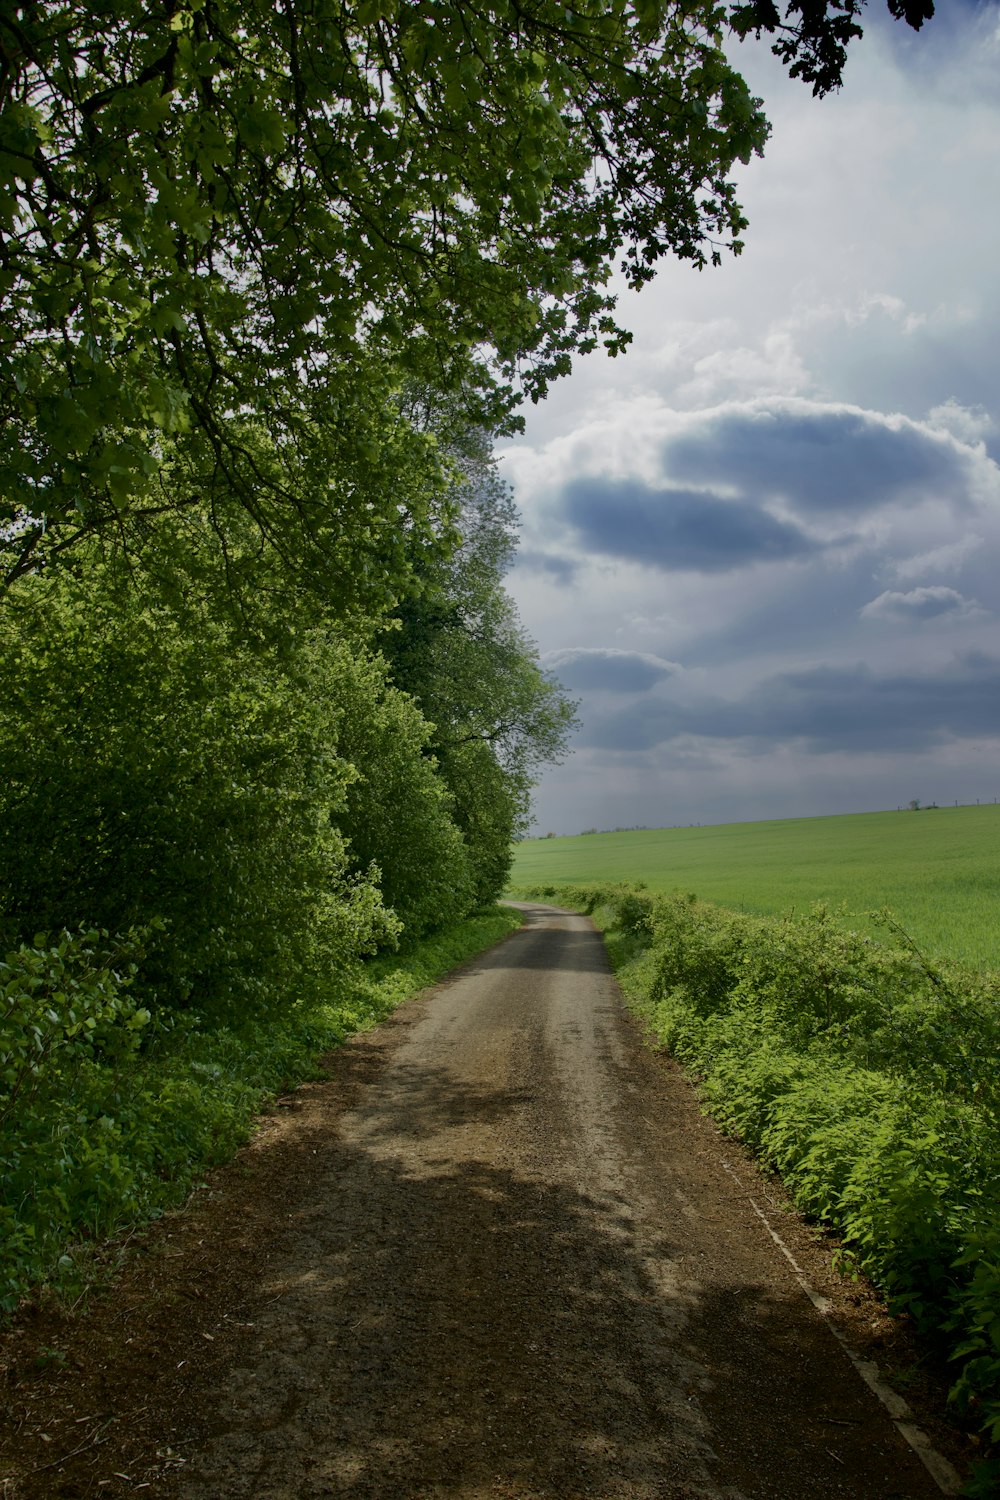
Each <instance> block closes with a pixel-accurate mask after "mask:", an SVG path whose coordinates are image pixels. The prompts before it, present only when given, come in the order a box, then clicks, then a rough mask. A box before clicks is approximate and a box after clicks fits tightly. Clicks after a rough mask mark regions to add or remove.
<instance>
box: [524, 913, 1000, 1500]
mask: <svg viewBox="0 0 1000 1500" xmlns="http://www.w3.org/2000/svg"><path fill="white" fill-rule="evenodd" d="M526 894H534V895H535V896H536V898H538V899H549V900H557V901H560V902H561V903H562V904H564V905H568V906H573V907H575V908H576V909H577V910H582V911H586V912H588V913H589V914H590V915H592V916H593V917H594V920H595V921H596V922H597V924H598V925H599V926H600V927H601V928H603V930H604V932H605V939H606V942H607V946H608V951H609V955H610V958H611V962H612V964H613V965H614V968H615V970H616V972H617V975H618V979H619V982H620V984H621V986H622V990H623V992H624V994H625V996H626V998H627V1000H628V1002H629V1004H630V1005H631V1006H632V1008H633V1009H634V1010H635V1011H636V1012H637V1013H638V1014H639V1015H640V1016H641V1017H642V1019H643V1020H644V1021H645V1023H646V1025H647V1027H648V1029H649V1031H650V1032H651V1033H652V1035H653V1036H654V1037H655V1038H656V1040H657V1041H659V1042H660V1043H662V1044H663V1045H664V1046H666V1047H667V1048H669V1050H670V1051H671V1052H672V1053H673V1054H674V1055H675V1056H676V1057H677V1058H678V1059H679V1060H680V1061H681V1063H682V1064H684V1065H685V1066H686V1067H687V1068H688V1070H689V1071H691V1072H693V1074H694V1075H695V1076H696V1078H697V1079H698V1082H699V1086H700V1089H701V1092H702V1096H703V1098H704V1100H705V1102H706V1104H707V1106H708V1108H709V1109H710V1111H711V1113H712V1115H713V1116H714V1118H715V1119H716V1120H717V1121H718V1122H719V1124H720V1125H722V1126H723V1127H724V1128H725V1129H727V1130H729V1131H730V1132H731V1133H732V1134H734V1135H736V1136H738V1137H740V1138H741V1139H742V1140H744V1141H745V1142H746V1143H747V1144H748V1145H749V1146H750V1147H751V1148H752V1149H753V1150H754V1151H755V1152H756V1153H757V1155H758V1156H759V1157H760V1158H761V1159H762V1160H763V1161H764V1162H766V1163H767V1164H768V1165H769V1166H771V1167H773V1168H774V1169H776V1170H777V1171H778V1172H779V1173H780V1174H781V1176H782V1178H783V1179H784V1181H785V1183H786V1184H787V1186H788V1188H789V1189H790V1191H791V1194H792V1196H793V1199H794V1201H795V1203H796V1205H797V1207H798V1208H799V1209H800V1210H802V1211H803V1212H804V1213H805V1214H806V1215H807V1216H808V1217H810V1218H811V1219H812V1220H813V1221H814V1222H818V1223H820V1224H823V1225H827V1226H829V1227H830V1228H831V1229H834V1230H835V1231H836V1232H837V1233H838V1235H839V1236H840V1238H841V1239H842V1242H843V1246H844V1252H843V1253H844V1256H845V1259H846V1261H847V1268H848V1269H850V1265H851V1264H852V1263H853V1265H855V1266H857V1267H858V1268H860V1269H861V1270H862V1271H864V1272H865V1274H867V1275H868V1276H869V1277H870V1278H871V1280H872V1281H873V1282H874V1283H875V1284H876V1286H878V1287H879V1288H880V1289H881V1290H882V1292H883V1293H884V1294H885V1295H886V1297H887V1298H888V1300H889V1303H890V1306H891V1307H892V1308H893V1309H894V1310H895V1311H897V1312H903V1313H906V1314H907V1315H909V1317H910V1318H911V1319H912V1320H913V1323H914V1324H915V1326H916V1327H917V1329H918V1330H919V1332H920V1333H921V1334H922V1335H923V1336H924V1337H925V1338H927V1339H928V1340H929V1341H931V1342H932V1344H933V1345H934V1346H936V1347H937V1349H938V1350H939V1351H941V1352H943V1353H944V1354H946V1355H947V1356H948V1357H949V1358H950V1359H951V1360H952V1361H953V1363H954V1369H955V1382H954V1386H953V1390H952V1399H953V1400H954V1402H955V1404H956V1406H957V1407H958V1408H959V1410H960V1411H961V1412H962V1414H963V1415H964V1416H966V1417H967V1418H970V1419H971V1420H972V1421H973V1422H975V1423H976V1424H977V1425H978V1426H979V1428H980V1430H981V1432H982V1435H983V1440H984V1451H985V1455H986V1456H985V1458H984V1461H983V1463H982V1464H981V1465H980V1467H979V1469H978V1471H977V1474H976V1476H975V1478H974V1479H973V1480H972V1481H971V1483H970V1485H969V1486H968V1488H967V1489H966V1491H965V1493H966V1494H968V1495H970V1496H978V1497H981V1500H986V1497H987V1496H996V1495H997V1494H998V1493H1000V1078H998V1075H997V1068H996V1059H997V1056H998V1055H1000V974H997V973H982V972H980V971H977V970H974V969H966V968H962V967H960V966H959V965H957V964H943V963H940V964H939V963H931V962H930V961H928V959H927V958H926V957H925V956H924V955H923V954H922V953H921V952H920V951H919V950H918V949H917V948H916V947H915V945H914V944H913V943H912V942H910V941H909V940H908V939H907V937H906V934H905V933H902V932H901V931H900V929H899V928H898V927H896V926H895V925H894V924H893V923H892V922H891V920H890V919H886V920H887V924H888V925H887V937H888V941H887V942H884V943H879V942H876V941H874V939H872V938H871V937H870V936H868V935H867V934H864V933H857V932H850V931H847V930H845V928H844V927H842V926H841V925H840V923H839V922H838V921H835V920H833V918H832V917H831V915H830V913H829V912H828V911H827V910H826V909H825V908H823V907H817V908H816V909H815V910H814V911H813V912H812V913H811V914H810V915H809V916H807V917H799V918H792V917H785V918H776V917H763V916H754V915H749V914H746V913H740V912H732V911H726V910H724V909H723V908H721V907H716V906H711V905H709V904H708V903H705V902H699V901H696V900H695V899H694V898H693V897H686V896H681V895H676V896H662V895H655V894H652V893H650V892H648V891H646V890H644V889H642V888H640V887H637V886H627V885H623V884H617V885H601V884H594V885H590V886H565V887H563V888H562V889H561V890H560V891H554V890H553V889H552V887H551V886H546V887H544V888H542V889H540V890H536V891H535V892H533V893H526Z"/></svg>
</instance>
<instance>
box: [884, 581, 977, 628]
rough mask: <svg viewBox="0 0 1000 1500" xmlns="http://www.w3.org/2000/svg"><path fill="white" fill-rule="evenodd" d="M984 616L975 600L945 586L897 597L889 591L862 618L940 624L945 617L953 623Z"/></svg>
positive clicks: (941, 585) (916, 590)
mask: <svg viewBox="0 0 1000 1500" xmlns="http://www.w3.org/2000/svg"><path fill="white" fill-rule="evenodd" d="M978 613H984V611H983V610H981V608H980V606H979V605H978V604H977V603H976V601H975V599H966V598H963V596H962V595H961V594H960V593H959V592H958V591H957V590H956V589H950V588H946V587H945V586H944V585H943V584H937V585H931V586H930V587H926V588H919V589H910V590H909V591H908V592H907V593H905V594H902V593H897V592H896V591H894V590H892V589H889V590H887V591H886V593H884V594H879V596H878V598H877V599H872V600H871V601H870V602H869V603H868V604H866V605H864V607H863V608H862V609H861V611H860V614H861V618H862V619H863V620H907V621H915V622H916V621H921V620H934V621H937V622H940V621H941V620H942V619H944V618H945V617H946V616H950V617H951V618H952V619H955V618H959V619H968V617H969V616H970V615H973V614H978Z"/></svg>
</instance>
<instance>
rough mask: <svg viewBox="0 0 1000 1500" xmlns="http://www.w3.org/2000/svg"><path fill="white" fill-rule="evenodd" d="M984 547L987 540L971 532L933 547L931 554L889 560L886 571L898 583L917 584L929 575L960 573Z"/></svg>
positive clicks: (924, 553) (925, 553)
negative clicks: (916, 582) (917, 581)
mask: <svg viewBox="0 0 1000 1500" xmlns="http://www.w3.org/2000/svg"><path fill="white" fill-rule="evenodd" d="M984 545H986V538H985V537H982V536H980V535H979V534H978V533H977V532H974V531H970V532H968V533H967V534H966V535H965V536H961V537H959V538H958V540H957V541H955V542H943V543H942V545H941V546H940V547H933V548H932V549H931V550H930V552H920V553H917V554H916V555H915V556H913V557H900V558H893V559H889V560H887V562H886V564H885V571H886V572H887V573H888V574H889V575H890V576H891V577H892V578H894V579H895V580H896V582H897V583H910V582H915V581H916V579H918V578H924V577H926V576H927V574H928V573H938V574H940V573H958V572H960V571H961V569H962V568H963V566H964V565H965V563H966V562H967V561H968V559H969V558H970V557H971V556H972V555H973V554H974V553H975V552H977V551H978V550H979V549H980V548H981V547H983V546H984Z"/></svg>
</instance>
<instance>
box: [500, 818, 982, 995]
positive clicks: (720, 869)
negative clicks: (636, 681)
mask: <svg viewBox="0 0 1000 1500" xmlns="http://www.w3.org/2000/svg"><path fill="white" fill-rule="evenodd" d="M617 880H623V881H644V882H645V883H646V885H647V886H648V887H649V888H650V890H655V891H678V890H679V891H684V892H692V893H694V894H695V895H697V896H698V897H699V898H700V899H702V900H705V901H713V902H718V903H719V904H720V905H722V906H726V907H730V908H733V909H735V910H737V911H747V912H757V913H760V914H763V915H771V914H775V913H784V912H789V911H796V912H807V911H808V910H809V909H810V908H811V906H812V904H813V903H814V902H816V901H825V902H828V903H830V905H831V907H837V908H839V907H843V908H844V911H843V920H844V921H845V922H846V923H847V924H848V925H849V926H852V927H857V928H860V929H863V930H868V931H871V932H874V933H876V934H877V932H878V928H877V924H876V923H874V922H873V921H872V920H871V918H870V916H869V915H868V914H869V913H871V912H873V911H876V910H878V909H880V908H882V907H888V908H890V910H891V911H892V913H893V916H894V917H895V919H896V920H897V921H898V922H899V923H900V925H901V926H902V927H903V928H904V929H905V931H906V932H907V933H908V934H909V936H910V937H912V938H913V940H914V941H915V942H916V943H918V944H919V945H920V946H921V947H922V948H923V949H924V950H925V951H926V952H927V953H928V954H929V955H933V956H936V957H940V958H945V957H948V958H953V959H957V960H958V961H959V962H961V963H966V964H972V965H975V966H976V967H979V968H991V969H997V968H1000V807H997V806H995V805H992V804H991V805H988V806H985V807H957V808H948V807H941V808H925V809H923V810H921V811H920V812H910V811H906V812H883V813H855V814H849V815H846V816H841V817H828V818H788V819H782V820H780V821H774V822H767V823H728V824H720V825H717V826H712V827H701V828H656V829H644V830H641V831H637V832H629V833H598V834H581V835H578V836H577V837H574V838H548V839H529V840H525V841H524V842H523V843H520V844H518V845H517V846H516V848H515V851H514V865H513V869H512V872H511V879H510V884H511V888H512V889H516V888H526V887H538V886H559V885H561V884H570V883H574V884H576V883H580V882H585V881H617Z"/></svg>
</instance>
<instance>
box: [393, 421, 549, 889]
mask: <svg viewBox="0 0 1000 1500" xmlns="http://www.w3.org/2000/svg"><path fill="white" fill-rule="evenodd" d="M446 418H447V412H446V411H444V410H442V407H441V406H440V405H438V407H437V409H436V410H435V409H433V408H432V409H431V410H430V411H429V412H428V411H426V410H425V413H424V417H423V419H424V420H425V421H427V422H428V423H431V424H433V423H444V422H445V420H446ZM442 436H443V439H445V440H446V442H447V447H448V452H449V455H450V458H451V461H452V464H453V466H454V472H455V479H454V482H453V488H452V503H453V510H454V515H455V521H454V526H455V531H456V533H457V537H458V546H457V547H456V548H455V549H454V551H453V552H452V554H451V555H450V556H448V555H445V554H443V553H441V552H438V553H437V554H434V553H425V554H424V555H423V556H422V557H420V558H419V559H416V560H415V562H414V566H413V573H412V579H413V582H412V584H411V586H410V587H409V589H408V590H407V591H406V593H405V594H404V597H403V599H402V600H401V602H400V605H399V607H398V608H397V610H396V611H395V618H394V619H393V621H392V627H391V628H390V629H389V630H387V631H386V633H385V634H384V635H383V636H382V638H381V648H382V651H383V653H384V655H385V656H386V658H387V659H388V661H389V663H390V667H391V670H392V675H393V680H394V681H395V682H396V683H398V684H399V686H400V687H402V688H404V689H405V690H406V692H408V693H410V694H412V695H413V697H414V698H415V699H416V701H417V702H418V703H419V704H420V708H421V710H422V712H423V714H424V715H425V716H426V718H427V719H429V720H430V722H431V724H432V726H433V730H432V736H431V742H430V743H431V748H432V749H433V753H434V755H435V757H436V759H437V763H438V768H439V771H440V774H441V776H442V778H443V779H444V781H445V782H446V783H447V785H448V788H449V790H450V792H451V795H452V810H453V814H452V815H453V817H454V819H455V821H456V823H457V824H458V827H459V828H460V829H461V830H462V833H463V835H464V837H465V841H466V846H467V849H468V853H469V859H470V863H471V872H472V880H473V886H474V889H475V892H476V895H477V898H478V899H479V900H481V901H489V900H494V899H495V898H496V896H498V895H499V894H500V892H501V891H502V889H503V887H504V884H505V882H506V879H507V876H508V874H509V872H510V861H511V846H512V841H513V839H514V838H515V837H516V836H517V835H518V834H519V833H520V832H522V831H523V830H524V828H525V827H526V826H527V822H528V799H529V794H530V790H531V786H532V783H533V781H534V778H535V776H536V774H537V771H538V768H539V767H540V766H541V765H543V764H545V763H551V762H557V761H559V760H560V759H561V758H562V755H563V753H564V752H565V748H566V744H567V741H568V738H569V734H570V732H571V730H572V728H573V726H574V724H575V713H574V706H573V704H572V703H571V702H570V700H569V699H568V698H567V696H566V694H565V692H564V691H563V690H562V688H561V687H560V686H559V684H558V683H557V682H556V681H554V680H553V679H552V678H550V677H549V676H547V675H546V674H545V672H543V670H542V669H541V667H540V665H539V663H538V659H537V653H536V650H535V647H534V644H533V642H532V641H530V640H529V639H528V637H527V636H526V634H525V632H524V630H523V629H522V627H521V624H520V621H519V620H518V617H517V610H516V608H515V606H514V604H513V601H512V600H511V598H510V596H509V595H508V593H507V592H506V590H505V588H504V582H503V580H504V575H505V573H506V572H507V570H508V568H509V567H510V566H511V563H512V562H513V559H514V554H515V550H516V546H517V538H516V527H517V513H516V511H515V509H514V504H513V499H512V497H511V493H510V490H509V488H508V486H507V485H505V484H504V483H503V481H502V480H501V478H500V476H499V474H498V472H497V468H496V464H495V462H494V460H493V457H492V452H491V447H490V444H489V442H488V440H487V438H486V436H485V435H484V434H483V433H481V432H476V431H470V430H468V429H464V430H463V429H459V431H458V432H457V433H456V432H455V431H454V430H451V431H449V430H448V427H447V426H446V425H445V431H444V433H443V434H442Z"/></svg>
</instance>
